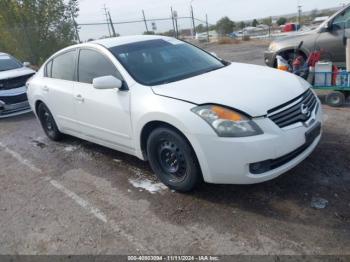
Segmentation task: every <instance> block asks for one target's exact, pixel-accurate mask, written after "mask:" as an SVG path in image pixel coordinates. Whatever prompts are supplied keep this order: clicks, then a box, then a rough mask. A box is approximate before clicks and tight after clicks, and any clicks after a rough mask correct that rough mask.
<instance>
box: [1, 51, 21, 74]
mask: <svg viewBox="0 0 350 262" xmlns="http://www.w3.org/2000/svg"><path fill="white" fill-rule="evenodd" d="M21 67H23V65H22V64H21V63H20V62H19V61H17V60H16V59H15V58H13V57H11V56H9V55H0V72H1V71H7V70H13V69H17V68H21Z"/></svg>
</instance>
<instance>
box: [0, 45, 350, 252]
mask: <svg viewBox="0 0 350 262" xmlns="http://www.w3.org/2000/svg"><path fill="white" fill-rule="evenodd" d="M266 46H267V44H266V43H257V42H247V43H243V44H237V45H220V46H219V45H215V44H210V45H205V46H203V47H204V48H206V49H207V50H209V51H214V52H216V53H217V54H218V55H219V56H221V57H223V58H225V59H228V60H234V61H240V62H246V63H254V64H262V63H263V51H264V49H265V48H266ZM323 107H324V113H325V115H324V118H325V127H324V135H323V138H322V141H321V143H320V145H319V147H318V148H317V149H316V150H315V152H314V153H313V154H312V155H311V156H310V157H309V158H308V159H307V160H305V161H304V162H303V163H302V164H300V165H299V166H298V167H296V168H294V169H293V170H291V171H289V172H288V173H287V174H285V175H283V176H281V177H279V178H277V179H275V180H273V181H270V182H267V183H263V184H258V185H248V186H236V185H225V186H223V185H208V184H207V185H203V186H202V187H200V188H199V189H198V190H197V191H195V192H193V193H191V194H180V193H177V192H172V191H170V190H168V189H167V188H165V187H164V186H163V185H162V184H160V183H159V182H158V181H157V180H156V179H155V178H154V175H153V174H152V172H151V170H150V168H149V166H148V165H147V163H144V162H142V161H140V160H138V159H136V158H134V157H130V156H128V155H125V154H122V153H120V152H116V151H113V150H109V149H106V148H103V147H100V146H97V145H94V144H91V143H88V142H85V141H82V140H79V139H76V138H72V137H67V138H66V139H65V140H63V141H62V142H60V143H56V142H52V141H50V140H48V139H47V138H46V137H45V135H44V133H43V131H42V129H41V127H40V126H39V123H38V122H37V121H36V119H35V118H34V116H33V115H32V114H27V115H23V116H19V117H14V118H11V119H5V120H0V163H1V168H0V190H1V194H0V234H1V238H0V253H1V254H130V253H131V254H160V253H162V254H290V255H293V254H321V255H324V254H328V255H332V254H333V255H334V254H337V255H340V254H343V255H345V254H348V255H350V249H349V247H350V124H349V123H350V108H349V107H344V108H340V109H335V108H330V107H328V106H323Z"/></svg>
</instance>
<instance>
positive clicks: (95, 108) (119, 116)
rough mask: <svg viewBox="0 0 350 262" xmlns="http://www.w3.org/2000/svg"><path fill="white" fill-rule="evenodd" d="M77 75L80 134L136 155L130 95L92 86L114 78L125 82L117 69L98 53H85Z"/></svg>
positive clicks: (77, 113)
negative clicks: (101, 78)
mask: <svg viewBox="0 0 350 262" xmlns="http://www.w3.org/2000/svg"><path fill="white" fill-rule="evenodd" d="M77 72H78V79H77V80H78V81H77V82H76V83H75V86H74V100H75V111H76V115H77V123H78V125H79V126H80V130H79V131H81V132H82V133H83V134H84V135H86V136H88V137H90V138H92V139H93V140H96V139H97V140H99V141H100V142H102V143H104V144H109V145H112V146H113V147H114V148H118V149H119V150H121V151H124V152H131V151H133V146H132V145H133V143H132V139H131V137H132V136H131V134H132V129H131V118H130V92H129V91H120V90H118V89H108V90H100V89H95V88H94V87H93V85H92V80H93V79H94V78H96V77H101V76H107V75H112V76H115V77H117V78H119V79H122V77H121V75H120V74H119V72H118V71H117V69H116V67H115V65H114V64H113V63H112V62H111V61H110V60H109V59H108V58H107V57H106V56H104V55H103V54H101V53H100V52H99V51H97V50H93V49H81V50H80V52H79V60H78V70H77Z"/></svg>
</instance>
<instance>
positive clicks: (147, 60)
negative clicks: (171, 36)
mask: <svg viewBox="0 0 350 262" xmlns="http://www.w3.org/2000/svg"><path fill="white" fill-rule="evenodd" d="M110 51H111V52H112V53H113V54H114V56H115V57H116V58H117V59H118V60H119V61H120V63H121V64H122V65H123V66H124V67H125V69H126V70H127V71H128V72H129V73H130V74H131V75H132V76H133V78H134V79H135V80H136V81H138V82H139V83H141V84H144V85H150V86H151V85H160V84H166V83H169V82H174V81H179V80H182V79H186V78H189V77H193V76H196V75H200V74H204V73H206V72H209V71H213V70H217V69H220V68H222V67H224V66H225V64H224V63H223V62H222V61H220V60H219V59H217V58H215V57H213V56H211V55H209V54H207V53H206V52H204V51H203V50H201V49H199V48H196V47H194V46H192V45H190V44H187V43H185V42H182V41H178V40H163V39H156V40H148V41H141V42H137V43H132V44H126V45H120V46H115V47H112V48H110Z"/></svg>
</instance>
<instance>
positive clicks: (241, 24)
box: [239, 21, 246, 29]
mask: <svg viewBox="0 0 350 262" xmlns="http://www.w3.org/2000/svg"><path fill="white" fill-rule="evenodd" d="M245 27H246V25H245V23H244V22H243V21H242V22H240V23H239V28H240V29H244V28H245Z"/></svg>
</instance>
